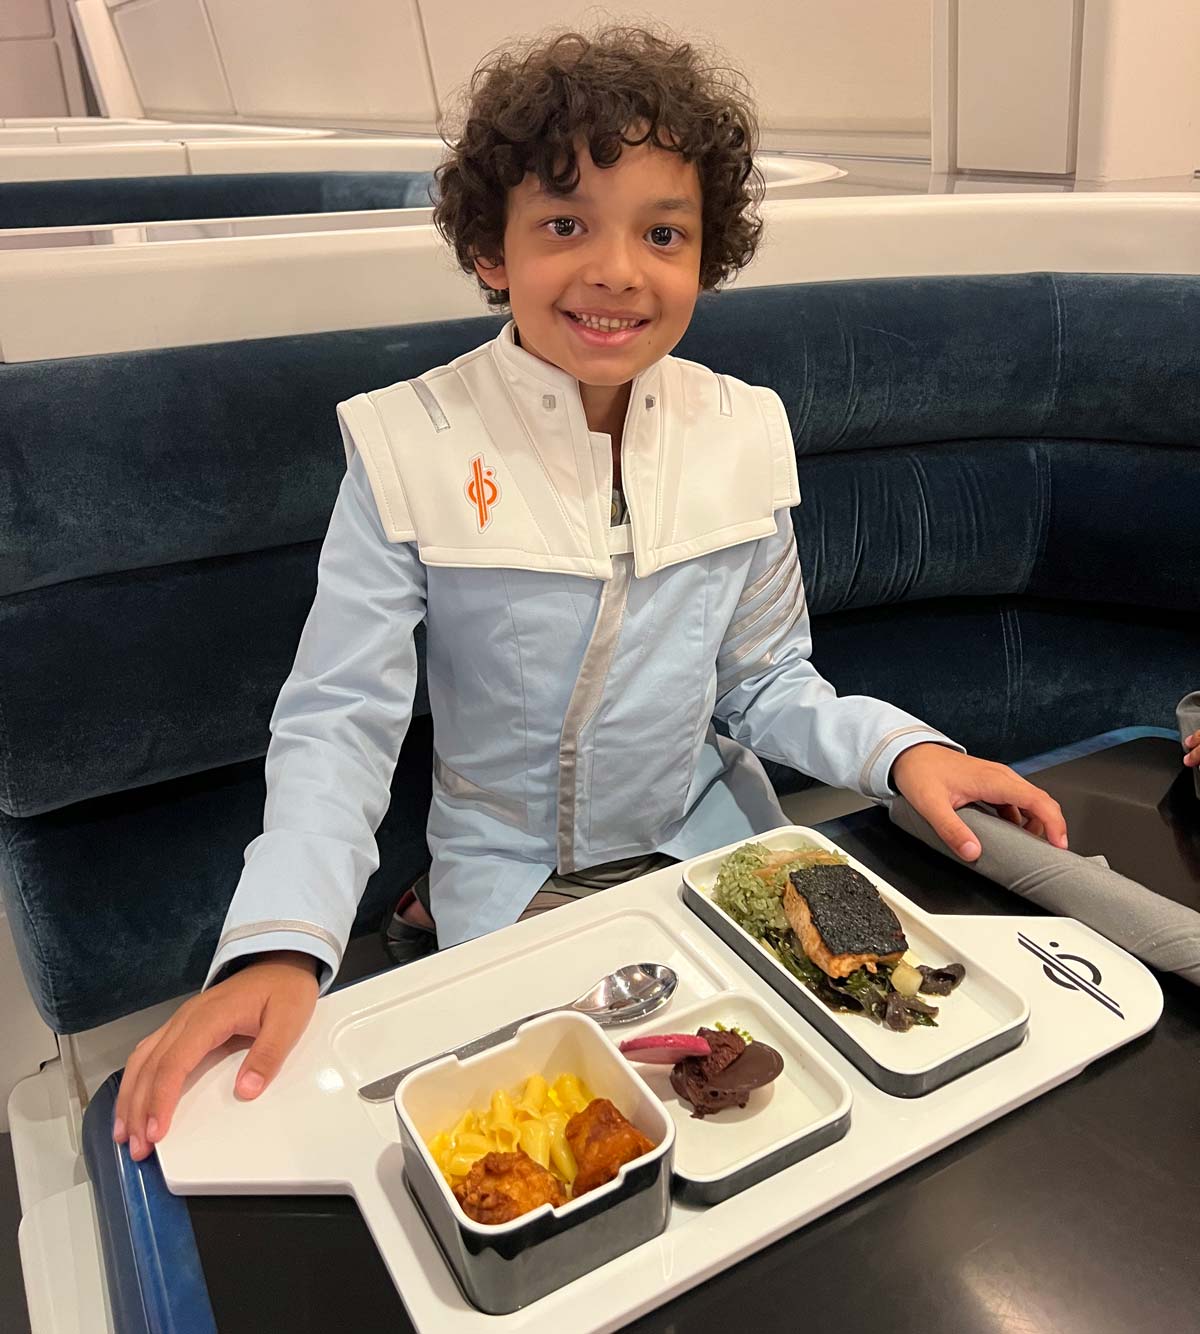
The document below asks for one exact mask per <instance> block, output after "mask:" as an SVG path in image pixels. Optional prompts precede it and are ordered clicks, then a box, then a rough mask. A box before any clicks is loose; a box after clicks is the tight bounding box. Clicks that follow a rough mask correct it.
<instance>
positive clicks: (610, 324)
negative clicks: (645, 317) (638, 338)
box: [575, 315, 641, 333]
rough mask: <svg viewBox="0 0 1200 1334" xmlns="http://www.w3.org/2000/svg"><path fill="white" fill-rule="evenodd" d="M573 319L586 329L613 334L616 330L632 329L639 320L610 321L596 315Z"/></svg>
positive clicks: (577, 316)
mask: <svg viewBox="0 0 1200 1334" xmlns="http://www.w3.org/2000/svg"><path fill="white" fill-rule="evenodd" d="M575 318H576V319H577V320H578V321H579V323H580V324H582V325H583V326H584V327H585V328H588V329H599V330H600V331H601V332H602V333H613V332H615V331H616V330H617V329H632V328H633V326H634V325H635V324H640V323H641V320H610V319H605V318H602V317H600V316H598V315H576V316H575Z"/></svg>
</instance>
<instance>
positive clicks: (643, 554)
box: [114, 29, 1066, 1159]
mask: <svg viewBox="0 0 1200 1334" xmlns="http://www.w3.org/2000/svg"><path fill="white" fill-rule="evenodd" d="M756 138H757V130H756V125H755V121H754V117H753V113H752V112H751V110H750V108H749V106H748V104H747V102H746V100H745V99H744V98H743V96H742V95H741V93H740V91H739V88H738V87H737V86H736V85H735V84H734V83H732V82H731V81H730V78H729V76H728V74H727V73H725V72H723V71H718V70H714V69H710V68H706V67H705V65H704V63H703V61H702V59H701V56H700V54H699V53H698V52H697V51H696V50H695V49H694V48H692V47H690V46H687V45H683V44H679V43H674V42H670V41H665V40H663V39H661V38H659V37H656V36H653V35H651V34H648V33H645V32H641V31H637V30H632V31H631V30H626V29H616V30H611V31H607V32H603V33H600V34H599V35H597V36H596V37H594V38H592V39H587V38H584V37H580V36H577V35H570V36H564V37H559V38H556V39H553V40H550V41H548V42H540V43H535V44H532V45H530V46H528V47H526V48H524V49H522V50H520V51H518V52H516V53H515V54H514V53H509V54H504V55H501V56H500V57H498V58H496V59H495V60H494V61H493V63H492V64H491V65H490V67H487V68H485V69H484V70H482V71H481V72H480V73H478V74H477V76H476V78H475V80H474V82H473V84H472V100H471V106H470V110H469V114H468V117H467V120H466V124H465V128H464V130H463V133H462V135H461V138H460V139H459V141H458V142H457V143H456V144H454V145H453V148H452V152H451V156H450V158H449V161H448V163H447V164H445V165H444V166H443V167H442V169H441V170H440V172H439V188H440V202H439V204H438V208H437V221H438V224H439V227H440V228H441V230H442V232H443V234H444V235H445V236H446V237H447V239H448V240H449V241H450V242H451V243H452V244H453V246H454V248H455V251H456V253H457V255H458V258H459V261H460V262H461V264H462V265H463V267H464V268H465V269H467V271H468V272H473V273H475V274H477V275H478V278H479V281H480V283H481V284H482V285H483V287H484V289H485V291H486V292H487V295H488V299H489V301H490V302H491V303H492V304H493V305H497V306H508V307H509V308H510V309H511V311H512V316H513V320H512V322H511V323H509V324H508V325H507V326H506V328H505V329H504V331H503V332H502V333H501V334H500V336H499V337H498V338H497V339H495V340H494V341H493V342H491V343H488V344H485V345H484V346H483V347H481V348H479V349H477V350H476V351H475V352H471V353H468V354H467V355H466V356H464V357H460V358H459V359H458V360H457V361H456V362H454V363H453V364H452V365H451V366H448V367H440V368H437V369H435V370H433V371H430V372H429V373H428V374H427V375H425V376H423V377H421V379H419V380H414V381H411V382H407V383H401V384H397V385H393V386H391V387H390V388H388V389H383V390H377V391H375V392H374V393H371V394H366V395H360V396H359V397H357V398H354V399H351V400H350V401H349V402H348V403H344V404H342V405H341V407H340V408H339V416H340V419H341V423H342V428H343V435H344V438H345V442H346V450H347V457H348V464H349V467H348V471H347V474H346V478H345V481H344V482H343V485H342V489H341V494H340V495H339V498H338V501H337V505H336V507H335V509H334V512H333V516H332V518H331V520H330V526H329V533H328V536H327V538H326V541H325V545H324V548H323V551H322V555H321V562H320V576H319V583H318V591H317V595H316V600H315V602H314V604H313V609H312V612H311V614H310V617H309V620H308V623H307V625H306V627H305V630H304V634H303V637H302V639H301V641H300V646H299V650H298V653H297V657H296V663H295V666H294V668H293V671H292V674H291V676H290V677H289V679H288V681H287V683H286V684H285V686H284V688H283V691H282V693H281V695H280V698H279V702H278V705H277V707H276V710H275V715H274V717H273V720H272V741H271V746H270V750H269V752H268V755H267V762H266V772H267V784H268V795H267V802H266V810H265V816H264V823H263V833H262V835H261V836H260V837H259V838H257V839H256V840H255V841H254V842H253V843H252V844H251V845H250V847H249V848H248V849H247V853H246V865H245V870H244V873H243V875H242V878H241V881H240V883H239V885H238V888H237V892H236V894H235V896H234V899H233V902H232V904H231V906H230V910H229V915H228V917H227V919H226V924H225V931H224V934H223V935H222V937H221V941H220V944H219V945H218V948H217V952H216V956H215V958H214V960H213V967H212V971H211V973H210V975H209V979H208V982H207V984H206V989H205V990H204V991H203V992H202V993H201V994H200V995H199V996H197V997H195V998H194V999H192V1000H190V1001H188V1002H186V1003H185V1004H184V1005H183V1006H182V1007H181V1009H180V1010H179V1012H178V1013H177V1014H176V1015H175V1016H174V1017H173V1018H172V1019H171V1020H170V1021H169V1022H168V1023H167V1024H166V1025H164V1027H163V1028H161V1029H159V1030H158V1032H156V1033H155V1034H153V1035H152V1036H151V1037H150V1038H148V1039H146V1041H145V1042H143V1043H142V1044H140V1045H139V1047H138V1048H137V1050H136V1051H135V1052H134V1054H133V1056H132V1057H131V1058H130V1061H129V1064H128V1067H127V1069H126V1072H125V1078H124V1081H123V1083H122V1087H121V1092H120V1096H119V1098H118V1102H117V1111H116V1122H115V1126H114V1134H115V1137H116V1138H117V1140H118V1141H124V1140H126V1139H127V1140H128V1141H129V1144H130V1151H131V1153H132V1155H133V1157H134V1158H135V1159H136V1158H142V1157H145V1156H146V1155H147V1154H148V1153H149V1152H151V1149H152V1146H153V1144H154V1143H155V1142H156V1141H157V1140H159V1139H161V1138H162V1136H163V1135H164V1134H165V1133H166V1131H167V1128H168V1126H169V1123H170V1118H171V1115H172V1112H173V1109H174V1107H175V1104H176V1102H177V1100H178V1097H179V1093H180V1090H181V1088H182V1085H183V1081H184V1079H185V1078H186V1076H187V1074H188V1073H189V1072H190V1071H191V1070H192V1069H193V1068H194V1067H195V1066H196V1065H197V1064H198V1062H199V1061H200V1060H201V1059H202V1058H203V1057H204V1056H205V1055H206V1054H207V1053H208V1052H209V1051H210V1050H212V1049H213V1048H215V1047H217V1046H219V1045H220V1044H221V1043H223V1042H225V1041H226V1040H227V1039H229V1038H230V1037H231V1036H233V1035H235V1034H243V1035H247V1036H251V1037H254V1038H255V1042H254V1045H253V1046H252V1048H251V1049H250V1051H249V1053H248V1054H247V1056H246V1059H245V1061H244V1063H243V1065H242V1067H241V1069H240V1071H239V1074H238V1077H237V1083H236V1088H237V1092H238V1093H239V1095H240V1096H242V1097H247V1098H252V1097H255V1096H257V1094H258V1093H259V1092H261V1090H262V1088H263V1087H265V1085H266V1084H267V1083H268V1082H269V1081H270V1080H271V1078H272V1077H273V1076H274V1075H275V1073H276V1072H277V1071H278V1069H279V1067H280V1065H281V1064H282V1062H283V1060H284V1058H285V1057H286V1055H287V1053H288V1052H289V1051H290V1050H291V1048H292V1046H293V1045H294V1044H295V1042H296V1040H297V1039H298V1038H299V1036H300V1034H301V1033H302V1032H303V1030H304V1028H305V1026H306V1024H307V1023H308V1020H309V1018H310V1016H311V1014H312V1009H313V1006H314V1004H315V1002H316V999H317V996H318V993H319V991H320V990H323V989H324V988H325V987H326V986H328V985H329V983H330V982H331V981H332V979H333V976H334V974H335V973H336V972H337V969H338V966H339V964H340V961H341V952H342V949H343V947H344V945H345V942H346V939H347V937H348V935H349V931H350V927H351V923H352V921H353V918H354V912H355V907H356V904H357V902H358V899H359V897H360V896H361V894H362V892H363V888H364V886H365V884H366V881H367V878H368V876H369V875H370V874H371V872H372V871H373V870H374V869H375V867H376V865H377V864H378V859H377V852H376V846H375V840H374V834H375V830H376V828H377V826H378V824H379V822H380V820H381V819H382V818H383V815H384V812H385V810H386V808H387V804H388V797H389V783H390V779H391V775H392V772H393V769H394V766H395V763H396V757H397V753H398V751H399V748H400V743H401V740H402V738H403V736H404V732H405V729H406V728H407V726H408V722H409V718H410V714H411V709H412V701H413V693H414V689H415V686H416V678H417V661H416V655H415V651H414V647H413V631H414V629H415V627H416V626H417V624H418V622H420V621H421V620H422V619H424V620H425V622H426V626H427V632H428V680H429V695H430V702H431V705H432V710H433V718H434V730H435V737H436V759H435V781H434V797H433V804H432V808H431V811H430V817H429V828H428V835H429V846H430V850H431V852H432V854H433V865H432V869H431V872H430V877H429V894H428V899H429V902H428V905H427V910H426V908H425V907H424V906H422V905H421V904H419V903H417V902H415V901H412V902H409V903H408V904H407V905H406V913H405V915H406V919H407V923H408V925H409V927H410V928H411V930H412V931H414V932H418V933H419V932H420V931H421V930H422V929H424V930H426V931H428V930H429V929H430V928H431V927H432V926H433V924H434V923H436V929H437V938H438V943H439V944H440V945H441V946H442V947H445V946H449V945H453V944H456V943H457V942H459V941H463V940H466V939H468V938H470V937H473V936H478V935H481V934H482V933H484V932H487V931H493V930H495V929H497V928H498V927H502V926H505V925H507V924H508V923H511V922H514V921H516V920H517V919H518V918H519V917H520V916H521V915H522V913H523V912H524V911H525V910H526V909H527V907H528V905H529V904H530V902H531V900H532V899H534V897H535V896H536V895H537V894H538V893H539V891H540V890H541V889H542V886H543V885H544V884H546V882H547V881H549V880H551V879H552V877H554V876H555V874H556V873H557V874H558V875H559V876H567V877H570V876H580V875H583V876H584V877H586V876H587V875H588V874H589V873H591V874H596V868H598V867H599V868H601V870H600V873H599V877H598V882H600V883H602V882H603V880H604V878H605V875H607V877H608V878H610V879H612V878H619V877H620V875H621V874H622V873H628V871H629V870H630V868H631V867H637V866H638V865H640V864H644V861H645V859H646V858H647V857H650V856H653V855H655V854H658V855H660V856H671V857H680V858H682V857H687V856H691V855H694V854H697V853H700V852H704V851H707V850H708V849H711V848H713V847H717V846H720V845H721V844H723V843H730V842H734V841H736V840H737V839H740V838H748V837H750V836H752V835H753V834H755V833H756V832H758V831H761V830H763V829H767V828H770V827H772V826H774V825H778V824H782V823H785V822H786V821H785V819H784V817H783V815H782V813H781V811H780V809H779V806H778V803H777V801H776V798H775V795H774V793H773V791H772V789H771V786H770V783H769V782H768V781H767V778H766V775H765V773H764V772H763V769H762V767H761V765H760V764H759V762H758V760H757V759H756V758H755V756H756V755H763V756H770V757H772V758H774V759H777V760H780V761H783V762H785V763H787V764H790V765H792V766H793V767H795V768H797V769H800V770H802V771H804V772H807V773H809V774H813V775H815V776H816V777H818V778H821V779H823V780H824V781H826V782H829V783H832V784H834V785H837V786H846V787H853V788H856V789H858V790H859V791H861V792H863V793H865V794H866V795H868V796H871V797H876V798H886V797H888V796H891V795H893V794H894V793H895V792H897V791H898V792H901V793H903V794H904V796H906V797H907V798H908V800H909V801H910V802H911V803H912V805H913V806H914V807H915V808H916V809H917V810H918V811H920V812H921V813H922V814H923V815H924V816H925V818H926V819H927V820H929V822H930V823H931V824H932V825H933V826H934V827H935V828H936V829H937V830H938V831H939V833H940V834H941V835H942V837H943V838H944V839H945V840H946V842H947V843H948V844H949V845H950V846H951V847H952V848H953V849H954V850H955V851H956V852H957V853H958V854H959V855H960V856H962V857H963V858H965V859H966V860H973V859H974V858H975V857H977V856H978V855H979V848H978V845H977V844H975V843H974V841H973V839H972V836H971V834H970V832H969V830H968V829H967V828H966V826H965V825H964V824H962V822H961V821H960V820H959V819H958V817H957V816H956V815H955V813H954V812H955V808H956V807H959V806H962V805H964V804H966V803H967V802H970V801H973V800H976V799H981V800H984V801H988V802H992V803H994V804H998V805H1000V806H1001V807H1002V808H1004V809H1005V810H1006V812H1007V814H1008V815H1009V817H1010V818H1011V819H1014V820H1018V821H1022V820H1024V821H1026V822H1027V824H1028V827H1030V828H1032V829H1033V830H1034V831H1035V832H1038V833H1042V832H1045V833H1046V835H1047V836H1048V837H1049V838H1051V839H1052V841H1054V842H1055V843H1057V844H1059V845H1060V846H1065V844H1066V830H1065V826H1064V824H1063V820H1062V815H1061V812H1060V811H1059V809H1058V807H1057V805H1056V804H1055V803H1054V802H1053V801H1052V800H1051V798H1049V797H1048V796H1047V795H1046V794H1045V793H1043V792H1041V791H1039V790H1038V789H1037V788H1035V787H1033V786H1032V785H1031V784H1029V783H1027V782H1025V780H1023V779H1022V778H1020V777H1018V776H1017V775H1016V774H1015V773H1013V772H1012V771H1011V770H1009V769H1007V768H1005V767H1004V766H1002V765H997V764H990V763H986V762H984V761H981V760H976V759H971V758H969V757H967V756H966V755H964V754H962V753H961V749H960V748H956V747H955V746H954V744H953V743H952V742H949V741H947V740H946V738H945V737H943V736H941V735H940V734H939V733H938V732H936V731H935V730H933V729H932V728H929V727H927V726H925V725H924V724H923V723H921V722H919V721H918V720H917V719H915V718H912V717H910V716H909V715H907V714H904V713H901V712H900V711H899V710H897V709H894V708H892V707H891V706H889V705H887V704H884V703H882V702H880V701H878V700H873V699H867V698H862V697H849V698H845V699H839V698H838V697H837V695H836V694H835V693H834V690H833V688H832V687H831V686H830V685H829V684H828V683H827V682H825V681H824V680H823V679H822V678H821V676H820V675H819V674H818V673H817V671H816V670H815V669H814V668H813V667H812V665H811V663H810V662H809V650H810V646H811V645H810V638H809V620H808V614H807V609H806V602H805V594H804V586H803V583H802V580H801V573H800V567H799V563H798V559H797V554H796V543H795V535H794V531H793V525H792V507H793V506H795V505H797V504H798V502H799V498H800V497H799V490H798V486H797V479H796V464H795V455H794V451H793V447H792V438H791V432H790V429H789V426H788V420H787V416H786V413H785V411H784V408H783V405H782V403H781V402H780V400H779V398H778V397H777V396H776V395H775V394H774V393H773V392H772V391H771V390H769V389H762V388H753V387H751V386H749V385H745V384H742V383H741V382H739V381H736V380H733V379H731V378H729V377H727V376H722V375H718V374H715V373H713V372H712V371H710V370H707V369H705V368H703V367H701V366H698V365H694V364H692V363H690V362H685V361H679V360H676V359H674V358H671V357H670V356H669V354H670V352H671V350H672V349H673V348H674V347H675V345H676V344H677V343H678V341H679V339H680V338H681V337H682V336H683V333H684V331H685V330H686V329H687V326H688V323H689V321H690V319H691V316H692V311H693V309H694V307H695V303H696V300H697V297H698V295H699V293H700V292H701V291H703V290H708V289H711V288H713V287H715V286H717V285H718V284H719V283H720V282H721V280H723V279H725V278H727V277H729V276H730V275H731V274H732V273H734V272H736V271H737V269H739V268H740V267H742V266H743V265H745V264H746V263H748V262H749V260H750V259H751V257H752V255H753V253H754V249H755V246H756V244H757V241H758V235H759V231H760V223H759V222H758V221H757V220H756V218H755V217H754V212H753V210H754V205H755V203H756V202H757V198H758V191H759V188H760V187H759V185H758V177H757V175H756V173H755V171H754V167H753V157H752V154H753V150H754V146H755V143H756ZM714 718H716V719H718V720H720V721H722V722H723V724H724V729H723V730H724V732H726V733H728V735H723V734H721V733H718V731H717V730H716V729H715V728H714V726H713V719H714Z"/></svg>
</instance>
